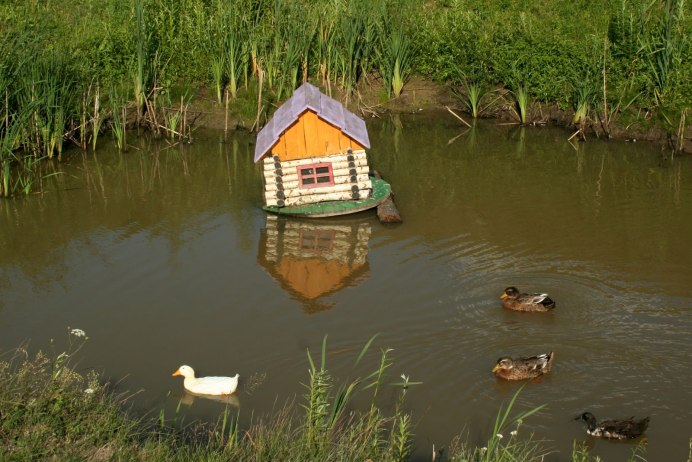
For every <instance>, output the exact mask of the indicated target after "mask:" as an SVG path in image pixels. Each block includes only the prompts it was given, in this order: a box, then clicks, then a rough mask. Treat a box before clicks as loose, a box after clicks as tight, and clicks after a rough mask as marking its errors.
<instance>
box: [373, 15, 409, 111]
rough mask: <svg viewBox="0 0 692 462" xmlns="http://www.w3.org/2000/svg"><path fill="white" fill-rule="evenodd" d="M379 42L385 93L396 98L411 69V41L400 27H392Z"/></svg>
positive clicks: (381, 73)
mask: <svg viewBox="0 0 692 462" xmlns="http://www.w3.org/2000/svg"><path fill="white" fill-rule="evenodd" d="M380 42H381V43H380V47H381V51H380V53H379V56H380V66H379V67H380V75H381V76H382V80H383V82H384V86H385V89H386V90H387V95H389V96H391V95H392V93H393V94H394V97H395V98H398V97H399V95H401V91H402V90H403V88H404V84H405V83H406V81H407V80H408V78H409V75H410V74H411V71H412V58H413V55H414V49H413V42H412V40H411V39H410V38H409V36H408V35H407V34H406V32H405V31H404V30H403V28H402V27H398V28H392V29H391V30H390V31H389V33H388V34H387V35H386V36H383V37H382V38H381V40H380Z"/></svg>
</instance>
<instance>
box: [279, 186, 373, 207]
mask: <svg viewBox="0 0 692 462" xmlns="http://www.w3.org/2000/svg"><path fill="white" fill-rule="evenodd" d="M371 193H372V190H369V189H367V190H362V191H360V197H361V199H363V198H366V197H368V196H369V195H370V194H371ZM345 200H353V196H352V195H351V192H350V191H348V192H334V193H329V194H315V195H311V196H298V197H289V198H286V199H283V200H282V202H283V205H284V206H294V205H306V204H316V203H318V202H324V201H345ZM265 201H266V204H267V205H268V206H270V207H276V206H279V200H278V199H277V198H276V197H267V198H265Z"/></svg>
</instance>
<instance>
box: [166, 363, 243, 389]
mask: <svg viewBox="0 0 692 462" xmlns="http://www.w3.org/2000/svg"><path fill="white" fill-rule="evenodd" d="M172 375H173V376H176V375H182V376H183V377H185V380H184V381H183V386H184V387H185V389H186V390H187V391H189V392H191V393H197V394H200V395H230V394H231V393H233V392H234V391H235V390H236V388H238V377H240V375H239V374H236V375H235V376H233V377H200V378H196V377H195V370H194V369H192V368H191V367H190V366H180V367H179V368H178V370H177V371H175V372H173V374H172Z"/></svg>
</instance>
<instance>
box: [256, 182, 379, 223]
mask: <svg viewBox="0 0 692 462" xmlns="http://www.w3.org/2000/svg"><path fill="white" fill-rule="evenodd" d="M370 180H371V181H372V196H370V197H368V198H365V199H360V200H352V201H325V202H317V203H315V204H305V205H294V206H290V207H273V206H268V205H265V206H264V207H262V209H263V210H265V211H267V212H271V213H276V214H277V215H291V216H294V217H312V218H321V217H335V216H338V215H348V214H350V213H357V212H362V211H363V210H368V209H371V208H373V207H377V206H378V205H380V204H381V203H382V202H384V201H385V200H387V198H388V197H389V196H390V195H391V194H392V187H391V186H390V185H389V183H387V182H386V181H384V180H383V179H381V178H376V177H370Z"/></svg>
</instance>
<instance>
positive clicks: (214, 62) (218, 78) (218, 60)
mask: <svg viewBox="0 0 692 462" xmlns="http://www.w3.org/2000/svg"><path fill="white" fill-rule="evenodd" d="M209 66H210V67H211V76H212V81H213V82H214V90H215V93H216V102H217V103H219V104H221V102H222V93H223V87H224V73H225V70H226V60H225V59H224V56H223V55H217V54H213V53H212V55H211V60H210V61H209Z"/></svg>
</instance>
